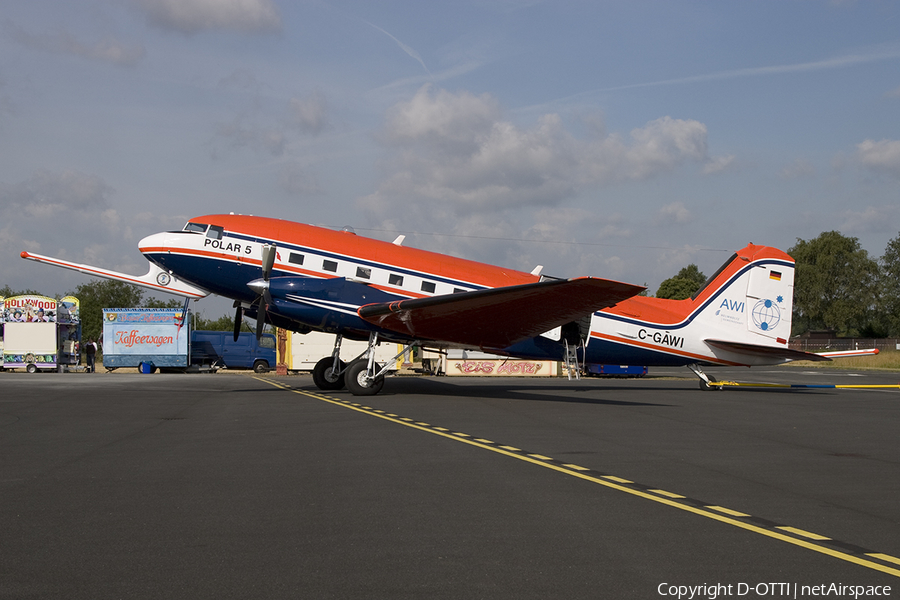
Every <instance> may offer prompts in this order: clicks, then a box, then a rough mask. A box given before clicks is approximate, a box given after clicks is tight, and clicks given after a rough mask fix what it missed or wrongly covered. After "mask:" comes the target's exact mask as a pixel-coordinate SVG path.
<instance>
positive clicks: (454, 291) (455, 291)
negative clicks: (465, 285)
mask: <svg viewBox="0 0 900 600" xmlns="http://www.w3.org/2000/svg"><path fill="white" fill-rule="evenodd" d="M453 293H454V294H465V293H466V290H464V289H462V288H453Z"/></svg>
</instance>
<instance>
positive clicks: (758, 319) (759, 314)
mask: <svg viewBox="0 0 900 600" xmlns="http://www.w3.org/2000/svg"><path fill="white" fill-rule="evenodd" d="M750 314H751V316H752V318H753V324H754V325H756V326H757V327H758V328H760V329H762V330H763V331H771V330H773V329H775V328H776V327H778V323H780V322H781V309H779V308H778V305H777V304H775V302H773V301H772V300H768V299H766V300H760V301H759V302H757V303H756V305H754V307H753V310H752V311H751V312H750Z"/></svg>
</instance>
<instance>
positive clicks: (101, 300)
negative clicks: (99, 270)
mask: <svg viewBox="0 0 900 600" xmlns="http://www.w3.org/2000/svg"><path fill="white" fill-rule="evenodd" d="M69 295H71V296H75V297H76V298H78V300H79V301H81V339H82V340H84V341H87V340H88V339H91V338H93V339H94V340H99V339H100V334H101V333H102V331H103V309H104V308H132V307H136V306H140V305H141V298H142V297H143V296H144V291H143V290H142V289H141V288H139V287H137V286H134V285H131V284H129V283H123V282H121V281H114V280H111V279H104V280H102V281H91V282H90V283H83V284H81V285H79V286H78V287H77V288H76V289H75V291H74V292H69Z"/></svg>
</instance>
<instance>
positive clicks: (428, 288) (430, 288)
mask: <svg viewBox="0 0 900 600" xmlns="http://www.w3.org/2000/svg"><path fill="white" fill-rule="evenodd" d="M434 290H435V285H434V284H433V283H432V282H430V281H423V282H422V291H423V292H425V293H427V294H433V293H434Z"/></svg>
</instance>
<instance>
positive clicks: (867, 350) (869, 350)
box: [819, 348, 878, 358]
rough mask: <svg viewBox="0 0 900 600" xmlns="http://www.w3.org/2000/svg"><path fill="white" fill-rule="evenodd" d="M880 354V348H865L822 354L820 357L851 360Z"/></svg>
mask: <svg viewBox="0 0 900 600" xmlns="http://www.w3.org/2000/svg"><path fill="white" fill-rule="evenodd" d="M876 354H878V348H865V349H862V350H838V351H835V352H820V353H819V356H827V357H828V358H850V357H851V356H875V355H876Z"/></svg>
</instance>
